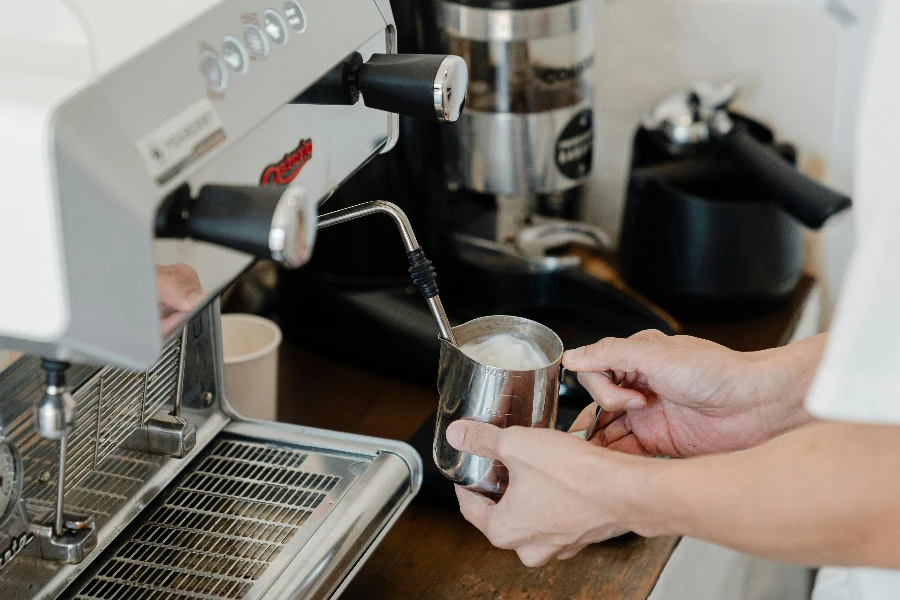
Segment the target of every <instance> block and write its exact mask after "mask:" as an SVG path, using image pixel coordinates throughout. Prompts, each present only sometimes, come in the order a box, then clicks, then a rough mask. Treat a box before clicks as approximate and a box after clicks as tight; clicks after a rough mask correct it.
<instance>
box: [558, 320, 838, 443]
mask: <svg viewBox="0 0 900 600" xmlns="http://www.w3.org/2000/svg"><path fill="white" fill-rule="evenodd" d="M824 344H825V336H816V337H814V338H809V339H807V340H804V341H802V342H798V343H796V344H793V345H791V346H787V347H785V348H781V349H776V350H767V351H763V352H753V353H742V352H735V351H733V350H729V349H728V348H725V347H724V346H720V345H718V344H714V343H713V342H709V341H706V340H701V339H698V338H693V337H688V336H673V337H670V336H666V335H664V334H662V333H660V332H658V331H644V332H641V333H638V334H636V335H634V336H632V337H631V338H628V339H615V338H607V339H604V340H601V341H599V342H597V343H596V344H593V345H592V346H587V347H584V348H578V349H576V350H571V351H569V352H566V353H565V355H564V356H563V365H564V366H565V367H566V368H567V369H569V370H570V371H577V372H578V380H579V381H580V382H581V384H582V385H583V386H584V387H585V388H586V389H587V390H588V392H589V393H590V394H591V397H593V398H594V400H595V402H597V403H598V404H600V405H601V406H602V407H603V408H604V409H605V410H606V411H607V412H606V413H605V414H604V415H601V419H600V423H599V426H600V430H599V431H598V432H597V433H596V435H595V436H594V438H593V439H592V440H591V441H592V443H594V444H597V445H602V446H606V447H608V448H611V449H614V450H619V451H622V452H627V453H630V454H648V455H666V456H694V455H700V454H709V453H716V452H729V451H734V450H743V449H746V448H750V447H753V446H756V445H758V444H761V443H763V442H766V441H768V440H770V439H772V438H773V437H776V436H778V435H780V434H782V433H785V432H787V431H790V430H791V429H795V428H797V427H799V426H801V425H803V424H805V423H807V422H808V421H809V420H810V417H809V415H808V414H807V413H806V412H805V410H804V409H803V397H804V395H805V394H806V391H807V390H808V388H809V386H810V384H811V382H812V377H813V375H814V373H815V369H816V366H817V365H818V363H819V360H820V359H821V355H822V349H823V347H824ZM610 369H611V370H613V371H615V374H616V382H619V383H620V385H619V386H616V385H615V384H614V383H613V382H611V381H610V380H609V378H608V377H606V376H605V375H603V372H604V371H607V370H610ZM595 409H596V406H595V405H593V404H592V405H591V406H589V407H587V408H586V409H585V411H584V412H583V413H582V414H581V415H580V416H579V418H578V420H576V422H575V424H574V425H573V426H572V429H573V430H578V429H584V428H585V427H587V426H588V425H589V419H590V418H591V417H592V416H593V415H594V411H595Z"/></svg>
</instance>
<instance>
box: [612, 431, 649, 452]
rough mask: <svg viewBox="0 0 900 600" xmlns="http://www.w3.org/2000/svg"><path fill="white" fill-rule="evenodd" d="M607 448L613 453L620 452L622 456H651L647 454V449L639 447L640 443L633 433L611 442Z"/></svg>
mask: <svg viewBox="0 0 900 600" xmlns="http://www.w3.org/2000/svg"><path fill="white" fill-rule="evenodd" d="M607 448H608V449H609V450H613V451H615V452H621V453H622V454H634V455H635V456H652V453H650V452H648V451H647V449H646V448H644V446H642V445H641V441H640V440H639V439H638V438H637V436H636V435H634V434H633V433H629V434H628V435H626V436H625V437H623V438H622V439H620V440H617V441H615V442H613V443H612V444H610V445H609V446H607Z"/></svg>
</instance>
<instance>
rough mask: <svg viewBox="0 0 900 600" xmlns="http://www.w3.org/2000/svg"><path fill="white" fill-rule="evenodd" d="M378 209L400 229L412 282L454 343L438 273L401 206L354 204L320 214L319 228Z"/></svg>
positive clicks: (450, 340)
mask: <svg viewBox="0 0 900 600" xmlns="http://www.w3.org/2000/svg"><path fill="white" fill-rule="evenodd" d="M378 213H381V214H385V215H388V216H389V217H391V218H392V219H393V220H394V223H396V225H397V229H399V230H400V236H401V237H402V238H403V246H404V247H405V248H406V258H407V259H408V260H409V274H410V277H412V281H413V284H414V285H415V286H416V287H417V288H418V289H419V291H420V292H422V296H424V298H425V300H426V301H427V302H428V308H430V309H431V314H432V315H433V316H434V320H435V321H437V325H438V329H440V331H441V337H442V338H444V339H445V340H447V341H448V342H450V343H451V344H453V345H454V346H455V345H456V338H455V337H454V336H453V329H452V328H451V326H450V320H449V319H447V313H446V312H444V306H443V304H441V298H440V296H439V295H438V287H437V283H436V281H435V279H436V277H437V274H436V273H435V270H434V267H433V266H431V261H430V260H428V259H427V258H425V252H424V251H423V250H422V248H421V247H420V246H419V242H418V241H417V240H416V234H415V233H413V230H412V226H411V225H410V224H409V219H407V218H406V213H404V212H403V211H402V210H401V209H400V207H398V206H397V205H396V204H392V203H390V202H384V201H382V200H376V201H374V202H366V203H364V204H357V205H356V206H351V207H349V208H343V209H341V210H336V211H334V212H331V213H328V214H325V215H320V216H319V229H324V228H325V227H331V226H332V225H338V224H340V223H346V222H347V221H353V220H354V219H359V218H362V217H365V216H368V215H373V214H378Z"/></svg>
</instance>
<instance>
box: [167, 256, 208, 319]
mask: <svg viewBox="0 0 900 600" xmlns="http://www.w3.org/2000/svg"><path fill="white" fill-rule="evenodd" d="M156 282H157V294H158V295H159V301H160V302H162V303H163V304H165V305H166V306H168V307H171V308H173V309H175V310H176V311H178V312H190V311H191V310H193V309H194V307H195V306H197V305H198V304H199V303H200V302H201V301H202V300H203V298H204V297H205V296H204V294H203V290H202V289H201V287H200V279H199V278H198V277H197V273H196V271H194V270H193V269H192V268H191V267H189V266H187V265H183V264H177V265H165V266H160V267H157V269H156Z"/></svg>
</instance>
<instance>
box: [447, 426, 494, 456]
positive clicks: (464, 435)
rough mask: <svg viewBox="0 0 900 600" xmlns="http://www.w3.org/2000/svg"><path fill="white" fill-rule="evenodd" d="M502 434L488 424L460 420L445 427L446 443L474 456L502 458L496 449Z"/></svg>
mask: <svg viewBox="0 0 900 600" xmlns="http://www.w3.org/2000/svg"><path fill="white" fill-rule="evenodd" d="M502 432H503V430H502V429H499V428H498V427H495V426H493V425H491V424H489V423H479V422H477V421H470V420H468V419H460V420H459V421H454V422H453V423H450V426H449V427H447V443H449V444H450V445H451V446H453V447H454V448H456V449H457V450H462V451H463V452H468V453H470V454H474V455H475V456H481V457H484V458H502V457H501V456H500V449H499V448H498V446H499V444H500V436H501V434H502Z"/></svg>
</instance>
